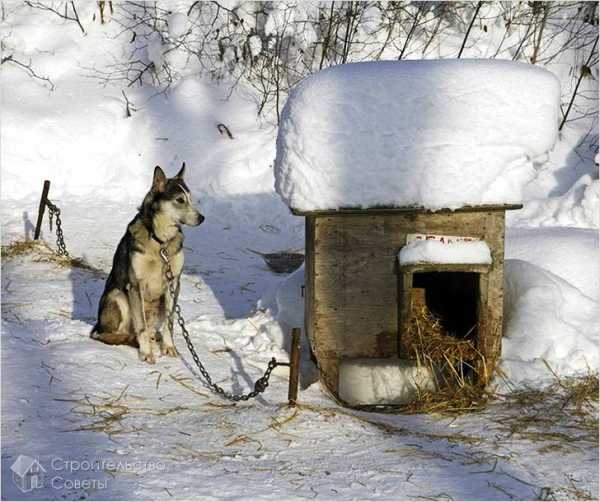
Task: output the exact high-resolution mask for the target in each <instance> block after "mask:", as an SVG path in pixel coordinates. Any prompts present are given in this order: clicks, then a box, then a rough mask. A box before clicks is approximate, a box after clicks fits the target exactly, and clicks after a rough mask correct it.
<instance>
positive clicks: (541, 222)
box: [509, 174, 600, 228]
mask: <svg viewBox="0 0 600 502" xmlns="http://www.w3.org/2000/svg"><path fill="white" fill-rule="evenodd" d="M509 221H511V222H512V223H513V224H515V225H526V226H534V225H535V226H542V227H546V226H557V225H561V226H569V227H581V228H597V227H599V226H600V180H598V179H594V178H593V177H592V176H591V175H589V174H585V175H583V176H582V177H581V178H580V179H579V180H577V181H576V182H575V183H573V185H571V187H570V188H569V189H568V190H567V191H566V192H565V193H564V194H562V195H559V196H556V197H548V198H546V197H544V198H539V199H533V200H531V201H529V202H528V203H527V204H525V207H524V208H523V209H522V210H521V211H518V212H516V213H515V214H512V213H511V214H510V215H509Z"/></svg>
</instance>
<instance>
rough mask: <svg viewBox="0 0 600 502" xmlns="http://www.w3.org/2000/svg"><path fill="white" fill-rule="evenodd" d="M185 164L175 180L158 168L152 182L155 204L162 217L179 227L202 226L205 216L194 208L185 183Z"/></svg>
mask: <svg viewBox="0 0 600 502" xmlns="http://www.w3.org/2000/svg"><path fill="white" fill-rule="evenodd" d="M184 174H185V162H184V163H183V165H182V166H181V169H180V170H179V172H178V173H177V174H176V175H175V177H173V178H167V177H166V176H165V173H164V171H163V170H162V169H161V168H160V167H159V166H156V167H155V168H154V178H153V180H152V189H151V191H150V192H151V193H152V197H153V203H154V204H155V207H156V208H157V209H158V211H159V212H160V213H161V215H163V216H165V217H167V218H169V219H170V220H171V221H172V222H173V223H175V224H177V225H191V226H193V227H195V226H198V225H200V223H202V222H203V221H204V216H202V215H201V214H200V212H199V211H198V210H197V209H196V208H195V207H194V201H193V200H192V195H191V194H190V189H189V188H188V187H187V185H186V184H185V181H183V176H184Z"/></svg>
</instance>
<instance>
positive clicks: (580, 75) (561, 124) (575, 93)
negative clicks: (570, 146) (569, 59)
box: [558, 37, 598, 131]
mask: <svg viewBox="0 0 600 502" xmlns="http://www.w3.org/2000/svg"><path fill="white" fill-rule="evenodd" d="M597 45H598V37H596V40H594V46H593V47H592V50H591V51H590V55H589V57H588V58H587V61H586V62H585V65H584V66H585V67H589V64H590V61H591V60H592V58H593V57H594V54H595V53H596V46H597ZM584 75H585V72H584V71H583V67H582V71H580V72H579V78H578V79H577V84H575V90H574V91H573V95H572V96H571V101H570V102H569V106H568V107H567V111H566V112H565V114H564V116H563V119H562V121H561V123H560V126H558V130H559V131H560V130H562V128H563V126H564V125H565V122H566V121H567V117H568V116H569V112H570V111H571V107H572V106H573V102H574V101H575V96H577V91H578V89H579V84H581V81H582V80H583V77H584Z"/></svg>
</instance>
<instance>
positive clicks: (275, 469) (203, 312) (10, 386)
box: [2, 212, 598, 500]
mask: <svg viewBox="0 0 600 502" xmlns="http://www.w3.org/2000/svg"><path fill="white" fill-rule="evenodd" d="M113 218H114V219H117V218H118V212H116V213H115V214H113V215H111V217H110V220H112V219H113ZM66 221H67V219H66V218H65V225H67V223H66ZM74 226H75V227H77V225H70V226H69V228H71V236H73V235H74V230H75V229H74V228H73V227H74ZM203 230H205V229H202V227H201V228H200V229H198V233H199V234H201V233H202V231H203ZM206 231H207V233H209V232H210V228H208V229H207V230H206ZM103 238H104V236H101V234H100V233H99V232H90V233H89V234H88V237H87V239H86V241H87V245H88V246H89V247H91V248H92V249H100V250H101V249H102V248H103V247H104V246H103V244H102V239H103ZM198 239H200V240H201V237H198ZM71 242H72V243H73V245H72V246H71V249H72V251H73V253H74V254H75V253H77V254H79V253H78V251H79V249H78V246H77V244H75V242H74V239H73V238H72V239H71ZM98 253H99V255H102V254H104V258H105V259H108V258H109V253H110V250H109V249H106V251H105V252H104V253H102V251H98ZM189 255H190V256H189V260H188V265H187V268H186V273H185V276H184V281H183V284H184V287H183V294H182V296H183V300H184V302H183V305H184V307H183V308H184V311H185V313H186V316H187V317H188V318H189V319H190V320H191V324H190V327H191V328H192V332H193V333H194V342H195V344H196V345H197V347H198V349H199V352H200V353H201V354H202V357H203V359H204V360H205V363H206V364H207V366H208V367H209V368H210V370H211V372H212V373H213V374H214V375H215V378H216V379H217V381H220V382H221V383H222V384H223V386H225V387H229V386H233V389H236V390H242V389H245V388H247V386H248V384H249V382H250V381H252V380H253V379H255V378H256V377H257V376H258V375H259V373H260V371H261V369H262V368H263V367H264V361H265V360H266V358H268V357H269V356H271V355H275V356H277V357H280V358H281V359H285V356H286V354H285V351H282V350H280V349H279V347H277V346H276V345H275V344H273V342H272V340H273V339H275V338H276V337H275V336H273V333H271V334H270V336H267V334H266V333H268V332H269V331H270V330H271V331H273V330H276V329H277V328H276V326H274V322H273V320H272V318H270V317H269V316H267V315H265V314H262V313H260V312H258V313H255V314H254V315H252V316H250V317H247V318H239V319H232V318H228V317H230V316H227V315H226V313H225V312H226V311H227V309H228V306H229V307H235V308H237V307H236V306H235V303H236V301H237V302H243V301H244V300H245V298H244V294H243V293H242V292H240V291H239V290H238V291H237V292H236V291H234V292H233V294H232V291H231V290H228V288H227V287H225V286H224V289H223V290H222V291H221V294H223V296H222V297H221V298H219V291H218V290H216V289H214V288H213V287H211V285H210V283H209V281H208V279H203V278H202V274H201V271H202V270H207V269H208V268H209V267H217V263H218V258H217V259H216V260H215V258H214V257H212V258H210V257H208V258H207V257H206V256H201V253H197V252H196V253H191V252H190V253H189ZM43 256H44V253H43V252H36V253H34V254H33V255H25V256H21V257H17V258H14V259H11V260H7V261H6V262H5V263H4V264H3V271H2V274H3V275H2V282H3V321H2V323H3V324H2V326H3V335H2V339H3V345H2V381H3V385H2V391H3V392H2V405H3V406H2V407H3V412H2V413H3V421H2V422H3V423H2V438H3V450H2V475H3V480H4V483H3V485H2V497H3V498H5V499H22V498H26V499H27V498H32V499H61V498H66V499H80V498H91V499H117V498H144V499H162V500H164V499H168V498H171V497H172V498H197V497H214V498H230V499H231V498H247V497H249V496H251V497H252V498H270V499H281V498H285V499H289V498H295V497H297V498H316V497H319V498H326V499H335V498H339V499H348V498H355V499H365V498H376V499H390V498H394V499H428V498H431V499H446V500H450V499H454V500H459V499H460V500H466V499H477V500H495V499H507V498H509V499H510V498H514V499H536V498H538V497H546V498H548V497H557V498H560V497H563V498H564V497H569V498H573V497H583V496H592V497H594V498H595V497H597V495H598V449H597V444H596V439H595V438H594V435H593V434H590V433H589V431H588V432H586V431H585V429H578V428H577V427H576V426H575V424H574V423H573V422H571V419H570V418H568V417H566V418H565V420H563V421H559V423H558V424H552V423H551V422H548V423H546V422H544V421H535V422H531V423H530V424H523V423H521V420H522V419H523V417H524V416H525V415H527V414H535V410H533V409H525V408H520V407H515V406H514V405H510V404H502V403H498V404H495V405H493V406H491V407H490V408H489V409H487V410H486V411H485V412H481V413H474V414H470V415H465V416H462V417H459V418H451V417H442V416H420V415H415V416H393V415H381V414H368V413H359V412H349V411H348V410H344V409H341V408H339V407H337V406H336V405H334V404H333V403H332V402H331V401H329V400H328V399H327V398H326V397H325V396H324V395H323V394H322V393H321V391H320V389H319V388H318V384H315V385H312V386H310V387H309V388H308V389H304V390H302V391H301V394H300V401H301V403H302V404H303V405H304V406H302V407H300V408H299V409H297V410H294V409H290V408H287V407H286V406H285V397H286V390H287V387H286V381H285V375H276V376H275V377H274V378H273V381H272V385H271V387H270V388H269V390H268V392H267V393H266V394H265V395H264V399H259V400H257V401H254V402H251V403H248V404H239V405H230V404H228V403H226V402H223V401H221V400H219V399H218V398H216V397H214V396H211V395H210V394H209V392H208V391H207V390H206V389H205V388H203V386H202V385H201V384H200V383H199V382H198V381H196V380H195V379H194V378H193V377H192V375H191V374H190V372H189V371H188V370H187V369H186V368H185V366H184V365H183V364H182V361H181V360H179V359H169V358H160V359H159V361H158V362H157V364H156V365H155V366H149V365H147V364H145V363H141V362H139V361H138V359H137V356H136V353H135V350H134V349H130V348H119V347H117V348H115V347H108V346H104V345H101V344H99V343H97V342H94V341H92V340H90V339H89V338H88V331H89V329H90V323H91V322H92V320H93V319H94V314H95V308H96V302H97V299H98V296H99V294H100V292H101V288H102V277H100V276H98V275H97V274H95V273H93V272H90V271H87V270H81V269H70V268H65V267H61V266H59V265H57V264H55V263H47V262H44V261H39V260H40V257H43ZM231 257H232V258H235V260H236V261H234V263H237V260H239V261H242V262H244V261H245V260H247V258H246V255H245V254H244V253H243V251H240V250H237V251H234V252H231ZM230 261H233V260H230ZM207 262H208V263H209V264H207ZM215 262H217V263H215ZM223 262H227V260H225V259H223ZM196 267H198V268H197V269H196ZM249 268H251V269H252V268H253V269H254V270H253V271H252V273H253V274H254V275H253V278H254V279H259V278H261V277H262V278H263V279H268V278H270V275H271V274H270V272H267V271H265V270H264V269H263V267H262V266H261V265H259V264H258V263H255V264H254V267H249ZM195 270H199V271H200V275H198V273H196V272H195ZM229 286H231V287H232V285H229ZM227 298H229V299H230V300H229V301H228V300H227ZM231 299H233V301H231ZM222 302H223V303H222ZM235 308H233V310H235ZM178 346H179V347H180V348H183V347H182V344H181V340H180V339H178ZM183 353H184V355H186V354H185V351H183ZM305 364H307V362H306V361H305ZM513 423H514V424H515V426H514V427H513V426H512V424H513ZM19 454H27V455H29V456H33V457H37V458H39V459H40V462H41V463H42V465H43V466H44V467H45V468H46V469H47V474H46V484H47V486H46V487H45V488H44V489H42V490H36V491H34V492H33V493H32V494H30V496H27V495H24V494H22V493H21V492H19V491H18V489H17V488H16V487H15V485H14V484H13V483H12V482H11V481H10V470H9V469H10V466H11V465H12V463H13V462H14V460H15V459H16V458H17V456H18V455H19ZM86 460H87V461H89V462H90V463H91V464H92V467H90V466H89V465H86V464H85V463H84V461H86ZM66 461H68V462H70V463H68V464H66V463H65V462H66ZM119 462H120V464H119ZM77 463H79V464H77ZM111 463H112V464H111ZM86 483H87V487H86Z"/></svg>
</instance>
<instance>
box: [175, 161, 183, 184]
mask: <svg viewBox="0 0 600 502" xmlns="http://www.w3.org/2000/svg"><path fill="white" fill-rule="evenodd" d="M184 174H185V162H184V163H183V164H182V165H181V169H180V170H179V172H178V173H177V174H176V175H175V178H177V179H178V180H182V179H183V175H184Z"/></svg>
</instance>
